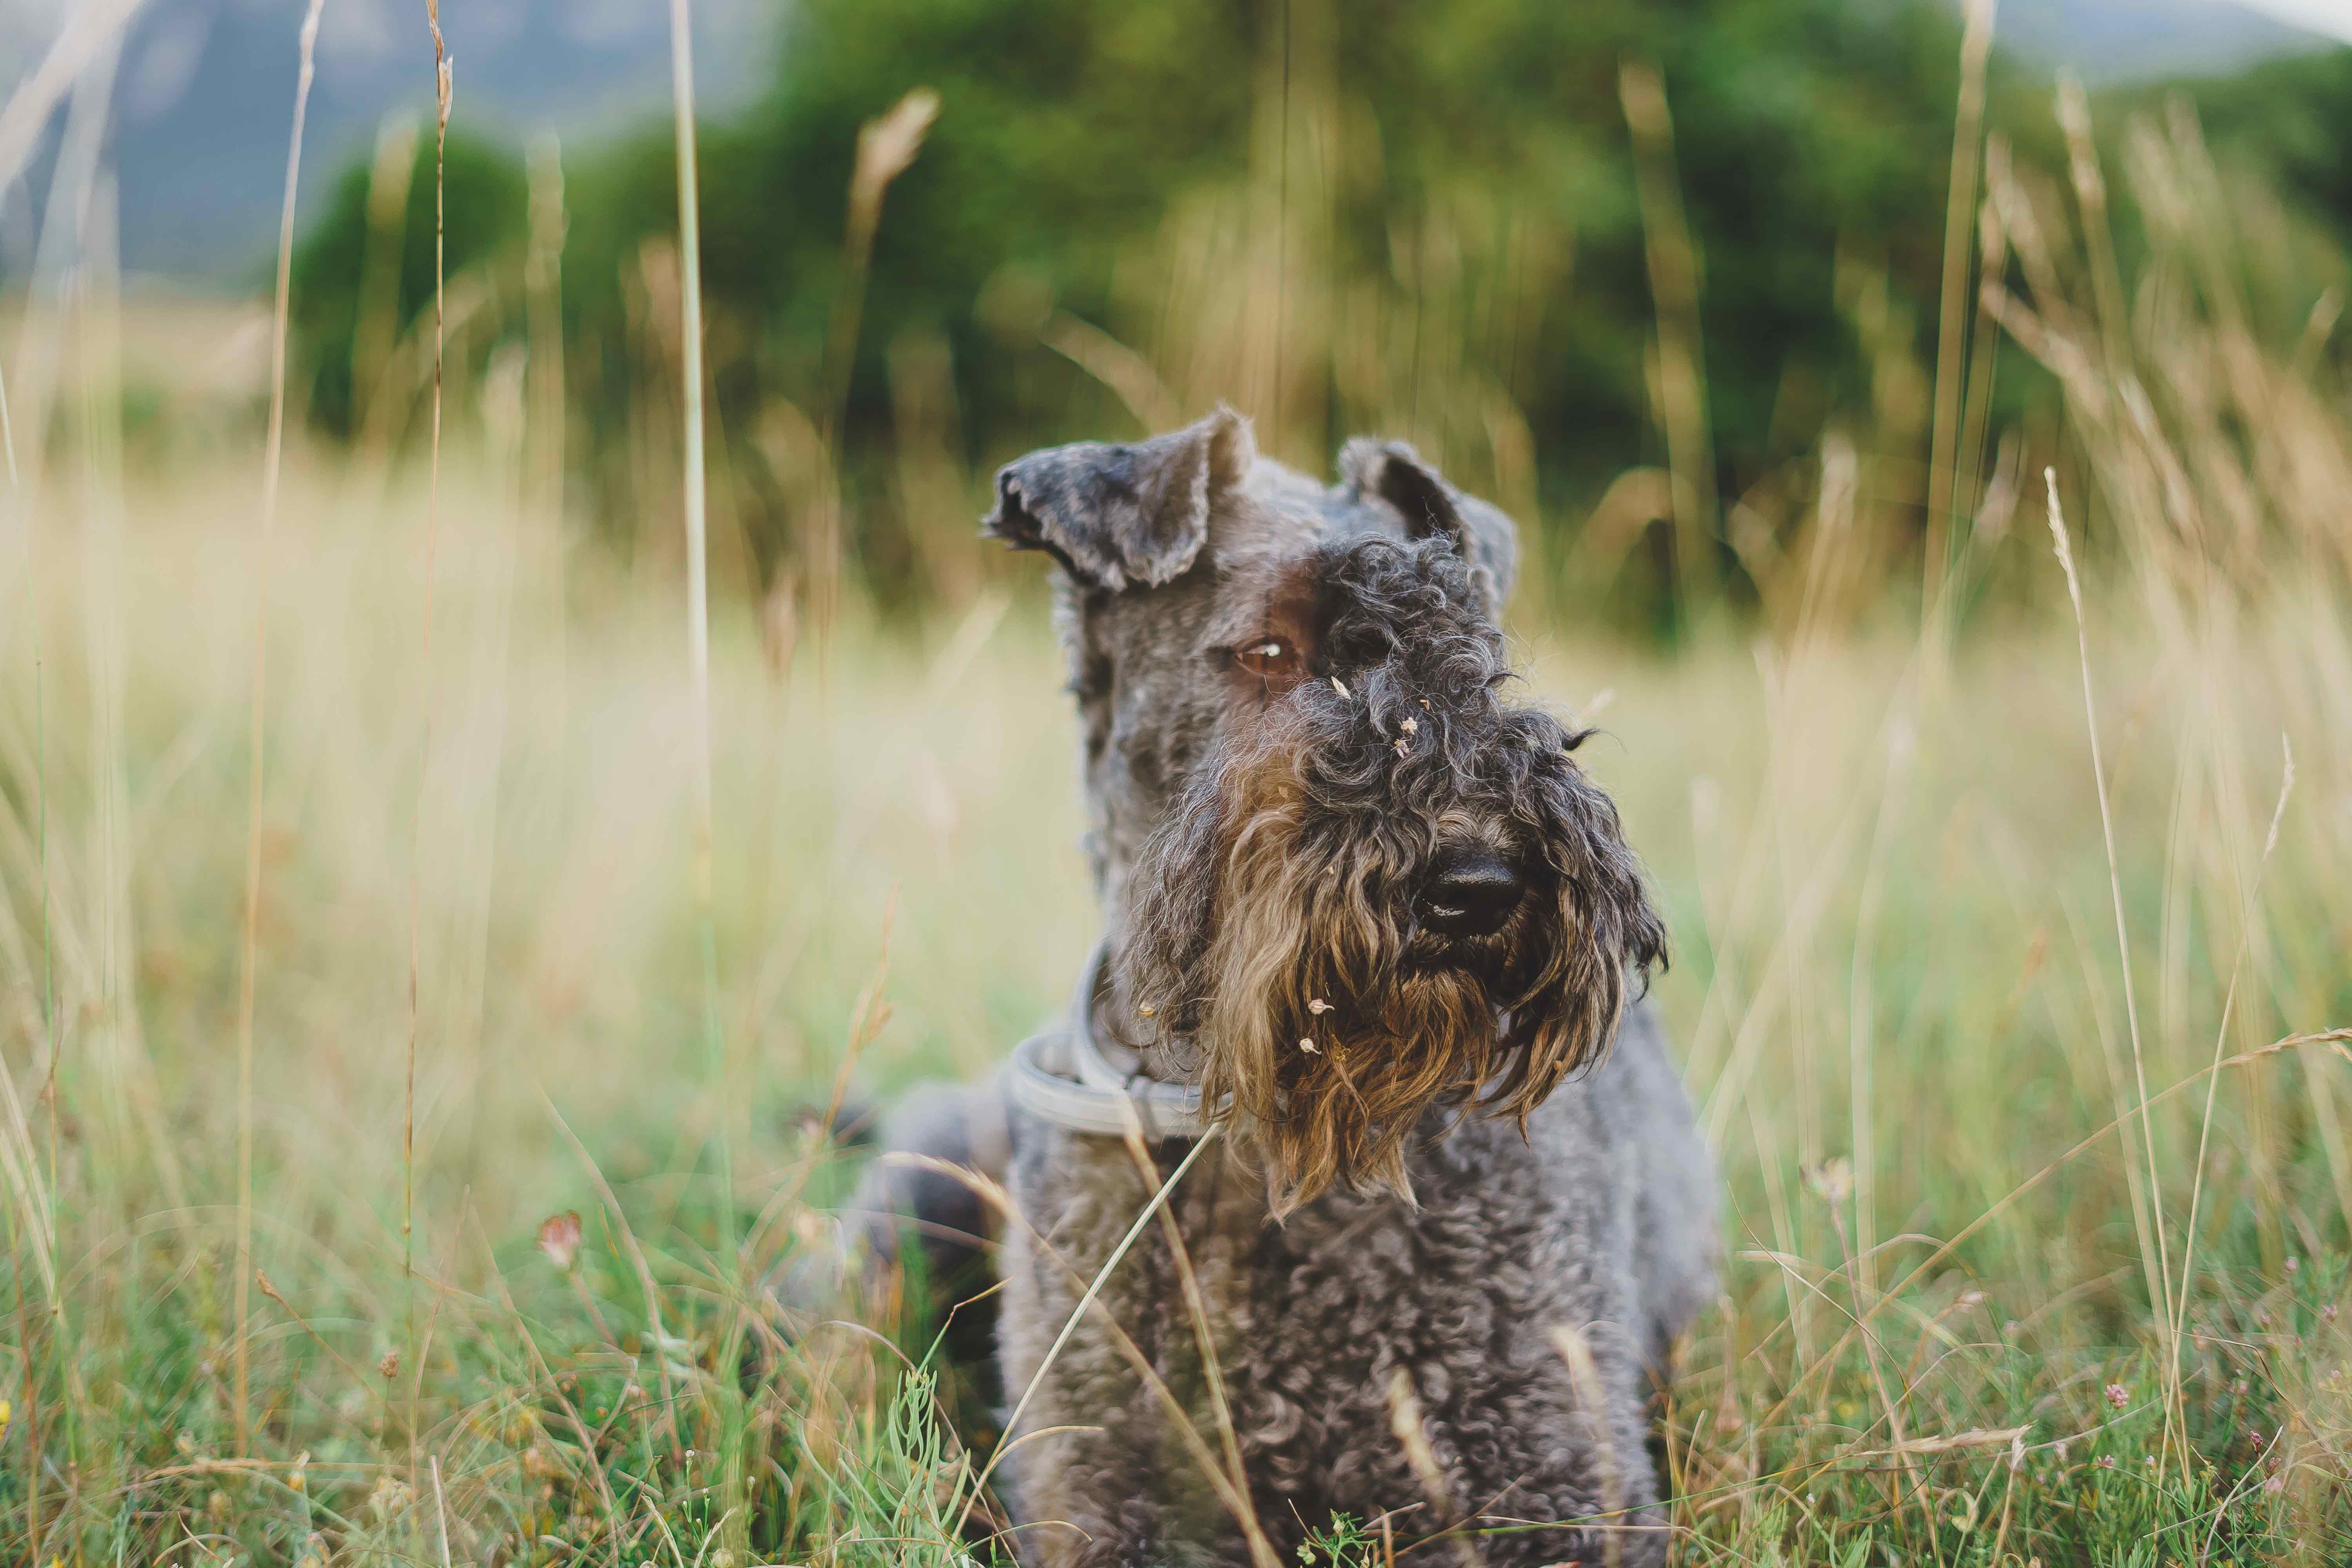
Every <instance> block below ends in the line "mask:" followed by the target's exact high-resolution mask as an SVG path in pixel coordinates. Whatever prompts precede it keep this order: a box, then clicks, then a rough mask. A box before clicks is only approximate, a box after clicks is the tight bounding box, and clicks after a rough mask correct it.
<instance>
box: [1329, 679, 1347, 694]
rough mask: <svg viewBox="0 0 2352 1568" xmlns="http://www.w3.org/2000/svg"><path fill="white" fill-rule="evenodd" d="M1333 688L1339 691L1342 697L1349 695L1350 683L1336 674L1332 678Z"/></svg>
mask: <svg viewBox="0 0 2352 1568" xmlns="http://www.w3.org/2000/svg"><path fill="white" fill-rule="evenodd" d="M1331 689H1332V690H1334V691H1336V692H1338V693H1339V695H1340V696H1341V697H1342V698H1345V697H1347V696H1348V695H1349V692H1348V683H1347V682H1346V681H1344V680H1342V679H1339V677H1338V676H1336V675H1335V676H1333V677H1332V678H1331Z"/></svg>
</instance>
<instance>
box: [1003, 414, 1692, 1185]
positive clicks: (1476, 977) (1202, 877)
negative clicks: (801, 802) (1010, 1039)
mask: <svg viewBox="0 0 2352 1568" xmlns="http://www.w3.org/2000/svg"><path fill="white" fill-rule="evenodd" d="M997 494H998V499H997V505H996V509H995V510H994V511H992V513H991V514H990V515H989V517H988V519H987V521H986V523H985V527H986V529H987V531H989V532H991V533H992V534H994V535H995V536H997V537H999V538H1002V539H1004V540H1006V541H1009V542H1011V543H1013V545H1015V546H1016V547H1020V548H1026V549H1035V550H1043V551H1045V552H1049V553H1051V554H1052V555H1053V556H1054V558H1055V561H1056V562H1058V563H1060V565H1061V568H1062V573H1063V578H1064V581H1063V585H1062V586H1063V597H1062V615H1063V629H1064V634H1065V638H1066V642H1067V645H1068V647H1069V651H1070V655H1071V665H1072V669H1071V674H1072V689H1073V691H1074V693H1075V695H1076V699H1077V702H1078V708H1079V713H1080V717H1081V721H1082V722H1083V725H1084V728H1085V731H1086V733H1085V746H1086V774H1087V786H1088V797H1089V805H1090V806H1091V809H1092V813H1093V816H1094V830H1093V833H1092V834H1091V835H1090V849H1091V851H1092V854H1093V857H1094V863H1095V869H1096V876H1097V883H1098V884H1099V886H1100V888H1101V890H1102V893H1103V897H1104V900H1105V904H1106V914H1107V917H1108V925H1109V931H1110V936H1111V942H1112V951H1111V958H1110V963H1109V966H1108V984H1107V986H1106V990H1105V993H1104V994H1103V995H1102V996H1101V997H1099V998H1098V999H1097V1017H1098V1020H1099V1021H1100V1024H1101V1026H1103V1027H1104V1028H1105V1029H1106V1030H1107V1031H1108V1032H1109V1033H1111V1034H1112V1035H1114V1036H1115V1037H1118V1038H1121V1039H1124V1040H1126V1041H1128V1042H1129V1043H1131V1044H1134V1045H1136V1046H1137V1047H1139V1048H1140V1049H1142V1050H1143V1051H1144V1052H1145V1053H1146V1059H1147V1060H1148V1061H1149V1062H1150V1064H1151V1066H1152V1067H1153V1068H1155V1069H1156V1070H1158V1071H1160V1072H1161V1073H1163V1074H1165V1075H1168V1076H1175V1077H1181V1078H1186V1079H1192V1080H1194V1081H1197V1082H1198V1083H1199V1085H1200V1087H1201V1089H1202V1095H1203V1100H1204V1103H1206V1104H1208V1105H1211V1106H1216V1105H1220V1104H1229V1105H1230V1107H1231V1108H1232V1110H1233V1111H1234V1113H1235V1116H1236V1120H1237V1121H1238V1122H1239V1123H1240V1125H1241V1128H1242V1129H1243V1130H1245V1131H1247V1132H1248V1133H1249V1134H1250V1135H1251V1142H1254V1144H1255V1147H1256V1148H1257V1149H1258V1150H1259V1151H1260V1152H1262V1154H1263V1156H1264V1158H1265V1164H1266V1170H1267V1175H1268V1181H1269V1185H1270V1189H1271V1191H1272V1193H1273V1194H1274V1201H1275V1204H1276V1208H1277V1210H1286V1209H1287V1208H1288V1207H1290V1206H1292V1205H1295V1204H1297V1203H1299V1202H1303V1201H1305V1200H1306V1199H1307V1198H1309V1197H1312V1196H1313V1195H1314V1194H1317V1193H1318V1192H1320V1191H1322V1190H1323V1189H1324V1188H1325V1187H1326V1186H1328V1184H1330V1183H1332V1182H1334V1181H1339V1182H1343V1183H1347V1184H1351V1185H1357V1186H1364V1185H1372V1186H1386V1187H1390V1188H1392V1189H1395V1190H1398V1191H1400V1192H1409V1188H1408V1187H1407V1184H1406V1182H1405V1174H1404V1163H1403V1147H1404V1141H1405V1139H1406V1138H1407V1136H1408V1135H1409V1134H1410V1133H1411V1132H1412V1130H1413V1128H1414V1126H1415V1125H1416V1124H1417V1123H1418V1122H1419V1121H1420V1120H1421V1118H1422V1115H1423V1112H1424V1111H1426V1110H1429V1109H1430V1108H1432V1107H1433V1106H1446V1105H1452V1106H1461V1107H1465V1108H1467V1109H1469V1110H1472V1111H1474V1112H1475V1113H1479V1114H1487V1115H1512V1116H1517V1117H1520V1118H1524V1117H1525V1116H1526V1115H1527V1113H1528V1111H1529V1110H1533V1109H1534V1108H1535V1107H1536V1106H1537V1105H1538V1104H1539V1103H1540V1102H1541V1101H1542V1100H1544V1099H1545V1097H1546V1096H1548V1095H1549V1094H1550V1093H1551V1091H1552V1089H1554V1088H1555V1087H1556V1086H1557V1085H1558V1084H1559V1081H1560V1079H1562V1078H1563V1077H1564V1076H1565V1075H1566V1074H1568V1073H1569V1072H1570V1071H1571V1070H1573V1069H1575V1068H1578V1067H1580V1066H1581V1065H1583V1064H1585V1063H1587V1062H1590V1061H1591V1060H1593V1059H1594V1058H1596V1057H1597V1056H1598V1054H1599V1053H1601V1051H1603V1050H1604V1049H1606V1047H1607V1046H1608V1043H1609V1041H1610V1039H1611V1037H1612V1035H1613V1033H1614V1031H1615V1028H1616V1025H1617V1020H1618V1016H1619V1013H1620V1011H1621V1010H1622V1007H1623V1005H1624V1002H1625V998H1626V995H1627V991H1628V987H1629V984H1638V983H1639V980H1640V977H1641V976H1643V975H1644V974H1646V973H1647V971H1648V969H1649V967H1650V966H1651V965H1652V964H1653V963H1657V962H1659V961H1660V960H1661V959H1662V958H1663V956H1664V950H1665V933H1664V927H1663V926H1662V924H1661V923H1660V921H1659V919H1658V917H1657V914H1656V913H1655V911H1654V910H1653V909H1652V907H1651V905H1650V902H1649V899H1648V897H1647V894H1646V892H1645V889H1644V887H1643V878H1642V873H1641V868H1640V866H1639V864H1638V863H1637V862H1636V860H1635V859H1634V857H1633V853H1632V851H1631V850H1630V849H1629V848H1628V847H1626V844H1625V841H1624V837H1623V836H1622V832H1621V831H1620V828H1619V826H1618V821H1617V813H1616V810H1615V808H1614V807H1613V806H1612V805H1611V804H1610V802H1609V799H1608V797H1607V796H1606V795H1603V794H1602V793H1601V790H1600V789H1599V788H1598V787H1597V786H1595V785H1594V784H1592V782H1591V780H1590V779H1588V778H1587V777H1586V776H1585V774H1584V773H1583V772H1582V770H1580V768H1578V767H1577V765H1576V763H1575V761H1574V760H1573V757H1572V755H1571V753H1572V752H1574V750H1575V748H1576V746H1577V743H1578V742H1579V741H1580V740H1581V739H1582V736H1581V734H1580V733H1579V732H1577V731H1572V730H1570V729H1568V728H1566V727H1564V726H1563V725H1562V724H1561V723H1560V722H1559V721H1558V720H1557V719H1555V718H1553V717H1552V716H1551V715H1549V713H1546V712H1544V711H1542V710H1539V709H1535V708H1529V707H1524V706H1514V705H1512V704H1511V703H1509V702H1507V701H1506V700H1504V690H1503V689H1504V687H1505V685H1506V683H1507V680H1508V679H1509V676H1510V670H1509V664H1508V660H1507V654H1506V651H1505V647H1504V643H1503V637H1502V634H1501V632H1500V630H1499V629H1498V627H1497V626H1496V616H1498V614H1499V613H1500V611H1501V608H1502V604H1503V600H1504V597H1505V595H1507V593H1508V591H1509V588H1510V584H1511V578H1512V574H1513V569H1514V565H1515V563H1516V555H1517V550H1516V536H1515V533H1514V531H1513V529H1512V526H1511V523H1510V521H1509V519H1507V517H1505V516H1504V515H1503V514H1502V513H1501V512H1500V511H1498V510H1496V509H1495V508H1493V507H1491V506H1488V505H1486V503H1485V502H1483V501H1479V500H1473V499H1472V498H1470V497H1468V496H1465V495H1463V494H1462V493H1461V492H1459V491H1457V490H1456V489H1454V487H1452V486H1451V485H1449V484H1447V483H1446V482H1445V480H1444V479H1442V478H1440V477H1439V475H1438V474H1437V473H1436V472H1435V470H1433V468H1430V467H1428V466H1427V465H1425V464H1423V462H1421V461H1420V460H1419V459H1418V458H1416V457H1415V456H1414V455H1413V453H1412V450H1411V449H1410V448H1409V447H1402V446H1399V445H1392V444H1381V443H1378V442H1372V441H1364V440H1359V441H1354V442H1350V443H1349V445H1348V447H1346V448H1345V449H1344V450H1343V451H1342V453H1341V454H1340V458H1339V484H1338V485H1336V486H1334V487H1332V488H1330V489H1323V488H1321V487H1318V486H1317V485H1314V484H1313V483H1311V482H1310V481H1308V480H1307V479H1303V478H1302V477H1300V476H1299V475H1297V474H1296V473H1293V472H1292V471H1290V470H1288V469H1286V468H1281V467H1280V466H1278V465H1276V464H1274V463H1271V462H1265V461H1260V460H1259V459H1258V458H1256V455H1255V447H1254V445H1253V443H1252V440H1251V437H1250V431H1249V426H1248V425H1247V424H1246V422H1244V420H1242V419H1241V418H1240V417H1239V416H1236V415H1234V414H1233V413H1232V412H1230V411H1229V410H1223V409H1221V410H1219V411H1218V412H1217V413H1216V414H1214V415H1212V416H1210V417H1208V418H1206V419H1204V420H1202V421H1201V422H1200V423H1198V424H1196V425H1192V426H1188V427H1187V428H1185V429H1182V430H1179V431H1176V432H1174V433H1173V434H1171V435H1166V436H1160V437H1155V438H1153V439H1151V440H1149V441H1143V442H1139V443H1136V444H1134V445H1131V446H1105V445H1100V444H1097V443H1091V442H1088V443H1081V444H1079V445H1076V446H1070V447H1055V448H1053V449H1051V450H1048V451H1043V452H1037V453H1033V454H1032V455H1030V456H1029V457H1026V458H1022V459H1021V460H1020V461H1018V462H1015V463H1013V464H1011V465H1010V466H1008V467H1007V468H1004V469H1003V472H1001V473H1000V474H999V475H998V476H997Z"/></svg>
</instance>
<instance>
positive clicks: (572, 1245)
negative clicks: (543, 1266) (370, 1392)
mask: <svg viewBox="0 0 2352 1568" xmlns="http://www.w3.org/2000/svg"><path fill="white" fill-rule="evenodd" d="M539 1249H540V1250H541V1252H543V1253H545V1254H547V1260H548V1261H549V1262H550V1263H552V1264H554V1265H555V1270H556V1272H557V1273H559V1274H569V1273H571V1272H572V1264H573V1263H574V1262H575V1261H577V1260H578V1258H579V1257H580V1216H579V1215H578V1214H576V1213H574V1212H572V1211H571V1210H568V1209H567V1210H566V1211H564V1212H563V1213H562V1214H560V1215H551V1216H550V1217H548V1218H546V1219H543V1220H541V1221H540V1222H539ZM384 1375H385V1376H387V1377H389V1376H391V1375H392V1374H391V1373H385V1374H384Z"/></svg>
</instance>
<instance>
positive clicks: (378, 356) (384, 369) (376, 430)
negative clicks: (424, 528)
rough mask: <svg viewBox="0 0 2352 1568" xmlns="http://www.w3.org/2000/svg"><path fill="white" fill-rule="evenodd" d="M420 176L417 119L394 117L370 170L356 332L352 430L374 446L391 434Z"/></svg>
mask: <svg viewBox="0 0 2352 1568" xmlns="http://www.w3.org/2000/svg"><path fill="white" fill-rule="evenodd" d="M415 177H416V121H415V117H414V116H412V115H409V114H405V113H401V114H388V115H386V116H384V119H383V124H381V125H379V126H378V127H377V128H376V133H375V161H374V163H373V164H372V165H371V166H370V167H369V170H368V192H367V254H366V256H365V257H364V258H362V261H361V263H360V283H359V300H358V303H357V305H356V306H355V310H356V319H355V321H354V322H353V324H352V430H353V431H354V433H358V434H362V437H363V438H366V439H368V440H369V444H370V445H373V441H374V440H375V439H380V438H383V437H384V436H386V435H387V434H388V432H389V429H390V426H389V424H388V422H387V421H386V420H385V418H384V416H383V414H382V413H381V412H379V411H378V409H377V407H376V402H377V400H378V399H379V398H381V397H383V396H384V395H386V394H387V393H388V392H391V391H392V390H393V388H392V386H391V385H390V384H389V380H390V374H391V372H392V368H393V364H392V358H393V346H394V342H395V341H396V340H397V339H398V337H399V334H400V327H401V321H400V272H401V266H400V260H401V252H402V250H403V249H404V247H405V243H406V240H407V237H408V187H409V184H410V182H411V181H413V180H414V179H415ZM401 390H403V391H405V390H406V389H405V388H402V389H401Z"/></svg>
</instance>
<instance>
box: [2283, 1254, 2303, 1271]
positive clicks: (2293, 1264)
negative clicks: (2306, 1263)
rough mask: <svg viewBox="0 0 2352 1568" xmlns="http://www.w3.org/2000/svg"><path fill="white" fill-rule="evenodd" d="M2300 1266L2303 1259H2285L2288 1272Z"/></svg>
mask: <svg viewBox="0 0 2352 1568" xmlns="http://www.w3.org/2000/svg"><path fill="white" fill-rule="evenodd" d="M2302 1267H2303V1259H2301V1258H2288V1259H2287V1260H2286V1271H2287V1272H2288V1273H2289V1274H2292V1273H2294V1271H2295V1270H2296V1269H2298V1268H2302Z"/></svg>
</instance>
